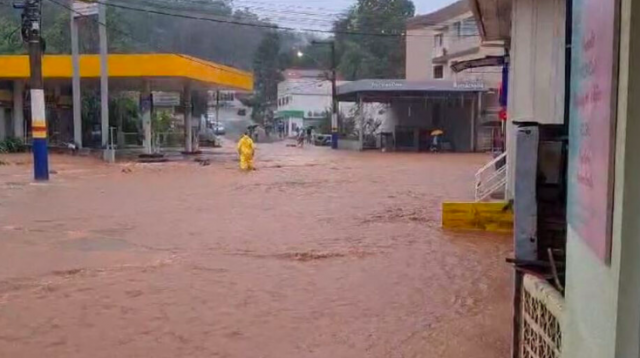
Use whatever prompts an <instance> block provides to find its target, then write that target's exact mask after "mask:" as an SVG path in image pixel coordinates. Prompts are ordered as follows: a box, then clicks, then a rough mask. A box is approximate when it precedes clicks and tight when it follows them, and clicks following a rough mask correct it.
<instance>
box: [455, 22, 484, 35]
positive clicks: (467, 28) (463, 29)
mask: <svg viewBox="0 0 640 358" xmlns="http://www.w3.org/2000/svg"><path fill="white" fill-rule="evenodd" d="M456 25H458V26H457V34H458V36H460V37H462V36H477V35H478V34H479V31H478V24H477V23H476V20H475V19H474V18H473V17H470V18H468V19H464V20H462V21H461V22H457V23H456Z"/></svg>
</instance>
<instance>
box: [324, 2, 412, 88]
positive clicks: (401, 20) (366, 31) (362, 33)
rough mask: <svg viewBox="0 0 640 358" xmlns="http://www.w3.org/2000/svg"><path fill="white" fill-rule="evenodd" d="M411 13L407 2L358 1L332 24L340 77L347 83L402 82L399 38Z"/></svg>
mask: <svg viewBox="0 0 640 358" xmlns="http://www.w3.org/2000/svg"><path fill="white" fill-rule="evenodd" d="M414 13H415V6H414V5H413V2H412V1H411V0H358V2H357V3H356V4H355V5H354V6H353V7H352V8H351V9H349V10H348V11H347V12H346V14H345V15H344V16H343V17H342V18H341V19H339V20H338V21H336V23H335V24H334V31H336V37H335V40H336V47H337V52H338V58H339V65H338V68H339V70H340V73H342V74H343V75H344V77H345V78H346V79H348V80H357V79H361V78H403V77H404V68H405V41H404V37H403V36H401V35H402V34H403V33H404V31H405V26H406V25H405V24H406V20H407V19H409V18H410V17H412V16H413V15H414ZM396 35H397V36H396Z"/></svg>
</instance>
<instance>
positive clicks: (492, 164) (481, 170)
mask: <svg viewBox="0 0 640 358" xmlns="http://www.w3.org/2000/svg"><path fill="white" fill-rule="evenodd" d="M506 157H507V152H506V151H505V152H504V153H502V154H500V155H499V156H497V157H495V158H494V159H493V160H492V161H490V162H489V163H487V164H486V165H485V166H484V167H482V168H480V170H478V171H477V172H476V178H477V177H478V176H479V175H481V174H482V173H483V172H486V171H487V170H488V169H489V168H492V167H494V166H495V165H496V163H498V162H499V161H501V160H503V159H505V158H506Z"/></svg>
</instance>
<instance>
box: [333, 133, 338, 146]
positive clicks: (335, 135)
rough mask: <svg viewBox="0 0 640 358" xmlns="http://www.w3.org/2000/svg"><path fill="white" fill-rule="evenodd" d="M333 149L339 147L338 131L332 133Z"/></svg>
mask: <svg viewBox="0 0 640 358" xmlns="http://www.w3.org/2000/svg"><path fill="white" fill-rule="evenodd" d="M331 149H338V133H331Z"/></svg>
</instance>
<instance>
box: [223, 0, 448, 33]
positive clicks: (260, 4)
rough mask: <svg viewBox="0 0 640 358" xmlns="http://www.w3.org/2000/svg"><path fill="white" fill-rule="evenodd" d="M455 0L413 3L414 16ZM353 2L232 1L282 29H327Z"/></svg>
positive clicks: (320, 0) (295, 0)
mask: <svg viewBox="0 0 640 358" xmlns="http://www.w3.org/2000/svg"><path fill="white" fill-rule="evenodd" d="M455 1H456V0H413V3H414V4H415V6H416V15H422V14H427V13H429V12H432V11H435V10H438V9H440V8H442V7H444V6H447V5H449V4H451V3H453V2H455ZM355 2H356V0H233V4H234V5H235V6H236V7H247V8H249V9H251V10H252V11H253V12H255V13H257V14H259V15H260V16H261V17H264V18H269V19H271V20H272V21H274V22H275V23H277V24H279V25H280V26H283V27H292V28H297V29H303V28H307V29H322V30H327V29H330V28H331V22H332V21H333V20H334V19H335V17H336V16H337V15H338V14H340V13H341V12H343V11H344V10H346V9H348V8H349V6H351V5H353V4H355Z"/></svg>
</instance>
